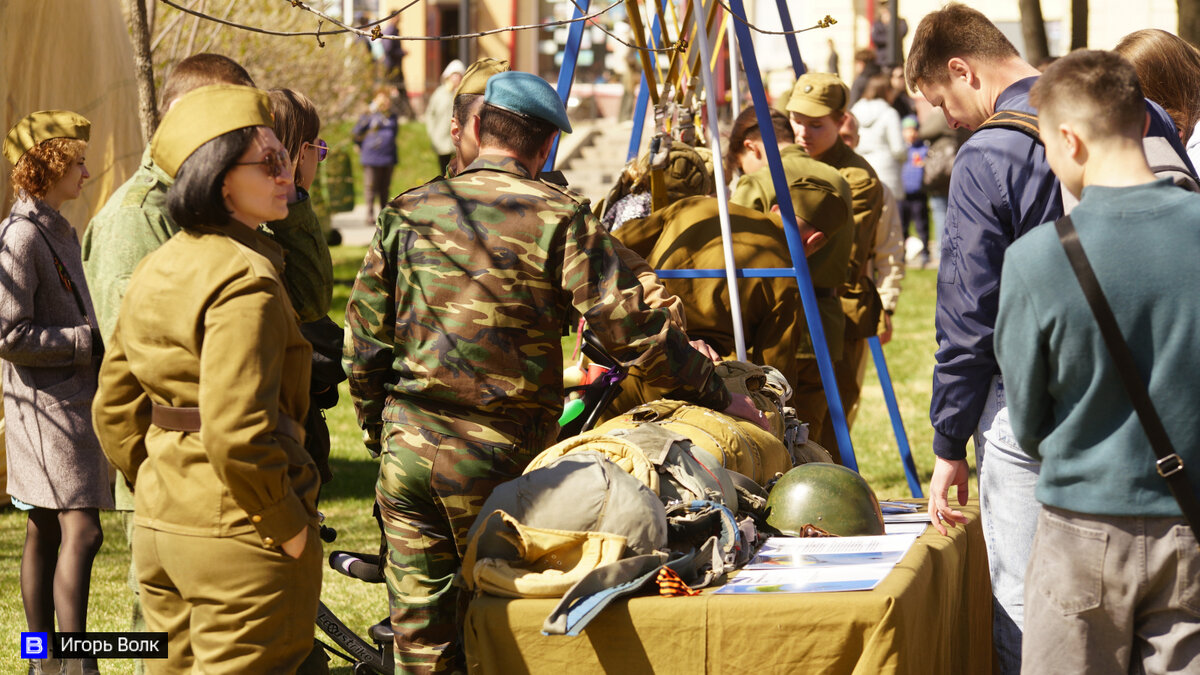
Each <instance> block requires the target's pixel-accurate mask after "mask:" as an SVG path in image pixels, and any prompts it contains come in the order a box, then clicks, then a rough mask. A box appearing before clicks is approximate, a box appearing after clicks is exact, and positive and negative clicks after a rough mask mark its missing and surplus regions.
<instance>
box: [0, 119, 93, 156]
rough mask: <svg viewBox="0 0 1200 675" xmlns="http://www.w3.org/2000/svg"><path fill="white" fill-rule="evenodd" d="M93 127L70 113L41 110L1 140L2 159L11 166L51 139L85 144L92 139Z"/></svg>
mask: <svg viewBox="0 0 1200 675" xmlns="http://www.w3.org/2000/svg"><path fill="white" fill-rule="evenodd" d="M91 134H92V123H91V122H89V121H88V120H87V118H86V117H84V116H83V115H80V114H79V113H74V112H71V111H70V110H40V111H38V112H35V113H30V114H29V115H26V116H25V117H24V118H23V119H22V120H21V121H20V122H17V124H16V126H14V127H13V128H12V129H10V130H9V132H8V135H7V136H5V137H4V157H5V158H6V159H8V161H9V162H11V163H12V165H13V166H16V165H17V162H19V161H21V158H22V157H24V156H25V153H27V152H29V151H30V150H32V149H33V148H34V147H36V146H37V145H38V144H39V143H41V142H43V141H48V140H50V139H52V138H75V139H78V140H81V141H86V140H88V138H90V137H91Z"/></svg>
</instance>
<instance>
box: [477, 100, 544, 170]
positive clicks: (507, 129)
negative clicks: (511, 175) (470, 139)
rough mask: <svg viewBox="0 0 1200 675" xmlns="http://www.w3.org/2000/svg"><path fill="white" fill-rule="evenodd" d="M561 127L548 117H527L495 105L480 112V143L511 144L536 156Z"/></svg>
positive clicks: (520, 152) (521, 153)
mask: <svg viewBox="0 0 1200 675" xmlns="http://www.w3.org/2000/svg"><path fill="white" fill-rule="evenodd" d="M555 131H558V127H556V126H554V125H553V124H551V123H550V122H547V121H546V120H541V119H537V118H533V117H525V116H523V115H518V114H516V113H514V112H509V111H507V110H504V109H503V108H497V107H496V106H494V105H488V104H486V103H485V104H483V109H482V110H481V111H480V112H479V147H481V148H482V147H483V146H485V145H491V146H498V147H501V148H508V149H509V150H511V151H513V152H515V153H516V154H517V155H518V156H520V157H533V156H535V155H536V154H537V151H538V150H539V149H540V148H541V147H542V144H543V143H545V142H546V139H547V138H550V136H552V135H553V134H554V132H555Z"/></svg>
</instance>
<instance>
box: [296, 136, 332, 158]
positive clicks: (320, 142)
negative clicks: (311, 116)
mask: <svg viewBox="0 0 1200 675" xmlns="http://www.w3.org/2000/svg"><path fill="white" fill-rule="evenodd" d="M305 148H316V149H317V161H318V162H324V161H325V156H326V155H328V154H329V146H328V145H325V139H324V138H318V139H317V142H316V143H309V142H308V141H304V142H303V143H301V144H300V151H301V152H303V151H304V149H305Z"/></svg>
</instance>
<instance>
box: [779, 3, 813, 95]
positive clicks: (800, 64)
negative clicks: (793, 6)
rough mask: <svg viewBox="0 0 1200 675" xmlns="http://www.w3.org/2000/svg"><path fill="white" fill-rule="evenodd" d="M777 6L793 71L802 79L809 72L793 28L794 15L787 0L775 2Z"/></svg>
mask: <svg viewBox="0 0 1200 675" xmlns="http://www.w3.org/2000/svg"><path fill="white" fill-rule="evenodd" d="M775 6H776V7H778V8H779V23H780V25H781V26H782V27H783V30H784V32H786V33H787V34H786V35H784V36H783V38H784V40H786V41H787V46H788V54H790V55H791V57H792V70H793V71H795V73H796V77H800V76H801V75H803V74H804V73H807V72H808V68H805V67H804V60H803V59H801V58H800V45H799V44H797V43H796V34H795V33H793V32H792V31H794V30H795V29H794V28H792V15H791V13H790V12H788V8H787V0H775Z"/></svg>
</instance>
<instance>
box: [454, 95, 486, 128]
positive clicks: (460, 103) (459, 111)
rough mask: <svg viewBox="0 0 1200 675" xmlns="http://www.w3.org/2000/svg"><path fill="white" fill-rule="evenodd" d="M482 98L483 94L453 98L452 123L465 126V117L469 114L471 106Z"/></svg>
mask: <svg viewBox="0 0 1200 675" xmlns="http://www.w3.org/2000/svg"><path fill="white" fill-rule="evenodd" d="M481 98H483V94H459V95H458V96H455V97H454V121H456V122H458V126H460V127H466V126H467V116H468V115H470V114H471V105H472V104H473V103H475V101H477V100H479V99H481Z"/></svg>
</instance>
